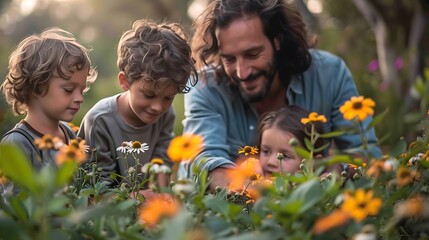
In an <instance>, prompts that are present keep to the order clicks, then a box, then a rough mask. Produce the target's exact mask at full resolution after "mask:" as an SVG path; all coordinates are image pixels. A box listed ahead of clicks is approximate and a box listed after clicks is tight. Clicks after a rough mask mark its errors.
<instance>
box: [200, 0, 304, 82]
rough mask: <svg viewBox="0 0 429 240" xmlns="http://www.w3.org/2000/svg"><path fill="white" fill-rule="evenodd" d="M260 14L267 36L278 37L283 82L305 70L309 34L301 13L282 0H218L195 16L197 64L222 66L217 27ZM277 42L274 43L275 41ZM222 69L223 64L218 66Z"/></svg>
mask: <svg viewBox="0 0 429 240" xmlns="http://www.w3.org/2000/svg"><path fill="white" fill-rule="evenodd" d="M254 15H256V16H259V17H260V19H261V21H262V25H263V28H264V29H263V30H264V33H265V35H266V36H267V38H268V39H269V40H270V41H271V44H272V45H273V44H274V39H275V38H277V39H278V40H279V43H280V50H279V51H277V53H276V57H277V59H276V60H277V61H276V62H277V68H278V69H279V74H280V79H281V81H282V84H283V85H284V86H287V85H288V81H289V79H290V77H291V76H292V75H295V74H300V73H303V72H304V71H305V70H307V69H308V67H309V66H310V64H311V55H310V53H309V51H308V49H309V46H308V43H307V34H306V29H305V24H304V22H303V21H302V17H301V15H300V14H299V13H298V11H297V10H296V9H295V8H294V7H293V6H291V5H290V4H286V3H284V2H283V1H282V0H215V1H213V2H212V3H211V4H210V5H209V6H208V7H207V9H206V10H205V11H204V12H203V13H202V14H201V15H200V16H199V17H198V18H197V19H196V20H195V22H194V26H195V28H196V32H195V35H194V38H193V40H192V50H193V54H194V58H195V59H196V64H197V68H199V69H201V68H202V67H203V66H205V65H214V66H215V67H219V66H222V63H221V61H220V58H219V56H218V51H219V48H218V42H217V39H216V34H215V32H216V29H217V28H224V27H227V26H228V25H229V24H230V23H231V22H232V21H234V20H236V19H239V18H241V17H244V16H254ZM273 46H274V45H273ZM219 70H220V71H223V68H222V67H220V68H219Z"/></svg>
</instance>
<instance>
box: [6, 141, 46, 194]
mask: <svg viewBox="0 0 429 240" xmlns="http://www.w3.org/2000/svg"><path fill="white" fill-rule="evenodd" d="M0 155H1V158H0V169H1V171H2V172H3V174H4V175H5V176H6V177H7V178H9V179H10V180H11V181H12V182H14V183H16V184H18V185H20V186H21V187H23V188H25V189H28V190H30V191H31V192H33V193H37V192H38V187H37V184H36V181H35V172H34V171H35V170H34V169H33V166H32V165H31V164H30V161H29V160H28V159H27V157H26V156H25V155H24V153H23V152H22V150H21V149H19V147H17V146H15V145H11V144H0Z"/></svg>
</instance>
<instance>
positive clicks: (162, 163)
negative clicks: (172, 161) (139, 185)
mask: <svg viewBox="0 0 429 240" xmlns="http://www.w3.org/2000/svg"><path fill="white" fill-rule="evenodd" d="M150 162H151V163H152V164H158V165H164V160H162V159H161V158H152V160H150Z"/></svg>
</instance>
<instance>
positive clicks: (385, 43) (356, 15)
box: [321, 0, 429, 145]
mask: <svg viewBox="0 0 429 240" xmlns="http://www.w3.org/2000/svg"><path fill="white" fill-rule="evenodd" d="M323 4H324V8H325V10H326V12H327V15H329V21H327V22H324V23H322V25H324V27H326V26H328V25H330V27H328V29H329V28H331V29H332V28H335V29H338V31H336V32H335V31H334V32H335V34H334V35H333V36H334V37H331V38H329V39H336V40H334V41H331V42H330V43H329V44H330V46H331V47H333V48H336V50H337V51H338V52H339V53H340V55H342V56H343V57H344V58H345V60H346V62H347V63H348V64H349V66H350V67H351V70H352V73H353V75H354V77H355V80H356V82H357V84H358V88H359V89H360V90H361V93H362V94H363V95H365V96H367V97H372V98H373V99H375V100H376V102H377V112H381V111H383V110H384V109H386V108H389V109H390V110H389V111H390V112H389V114H388V116H387V117H386V120H385V124H383V125H380V126H379V127H378V129H376V130H377V132H378V135H379V136H385V135H387V134H389V135H390V137H389V138H388V139H387V141H386V143H387V144H389V145H392V144H394V143H395V142H396V141H398V140H399V139H400V138H401V137H406V138H407V140H412V139H414V138H415V136H416V134H419V133H420V131H421V129H419V124H418V123H419V122H420V120H421V119H422V117H423V115H424V114H425V113H426V111H427V107H428V100H425V99H424V95H425V94H422V92H424V93H429V87H428V86H429V85H428V84H427V77H426V76H425V73H424V72H425V69H427V67H428V58H427V54H425V52H427V51H428V41H427V39H428V34H429V31H428V26H427V21H428V14H429V12H428V1H427V0H416V1H405V0H353V1H341V3H339V2H338V1H334V0H326V1H324V2H323ZM362 18H364V19H365V20H366V21H362V20H361V19H362ZM332 23H333V24H332ZM322 28H323V27H322ZM328 32H329V31H328ZM331 32H332V31H331ZM321 35H322V36H325V37H326V36H327V34H326V28H323V31H322V32H321ZM335 36H336V37H335ZM335 42H336V44H335ZM334 52H335V51H334ZM419 79H420V80H421V81H423V82H424V84H423V85H424V86H423V87H421V88H422V89H423V90H420V95H419V94H416V90H415V88H416V86H415V82H416V81H417V80H419ZM419 82H420V81H419Z"/></svg>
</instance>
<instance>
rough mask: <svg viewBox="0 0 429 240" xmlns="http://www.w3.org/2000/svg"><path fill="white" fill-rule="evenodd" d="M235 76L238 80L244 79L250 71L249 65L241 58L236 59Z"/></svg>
mask: <svg viewBox="0 0 429 240" xmlns="http://www.w3.org/2000/svg"><path fill="white" fill-rule="evenodd" d="M236 71H237V77H238V78H239V79H240V80H245V79H247V78H248V77H249V76H250V74H251V73H252V69H251V68H250V67H249V65H248V63H247V62H246V61H245V60H243V59H239V60H238V61H237V69H236Z"/></svg>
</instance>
